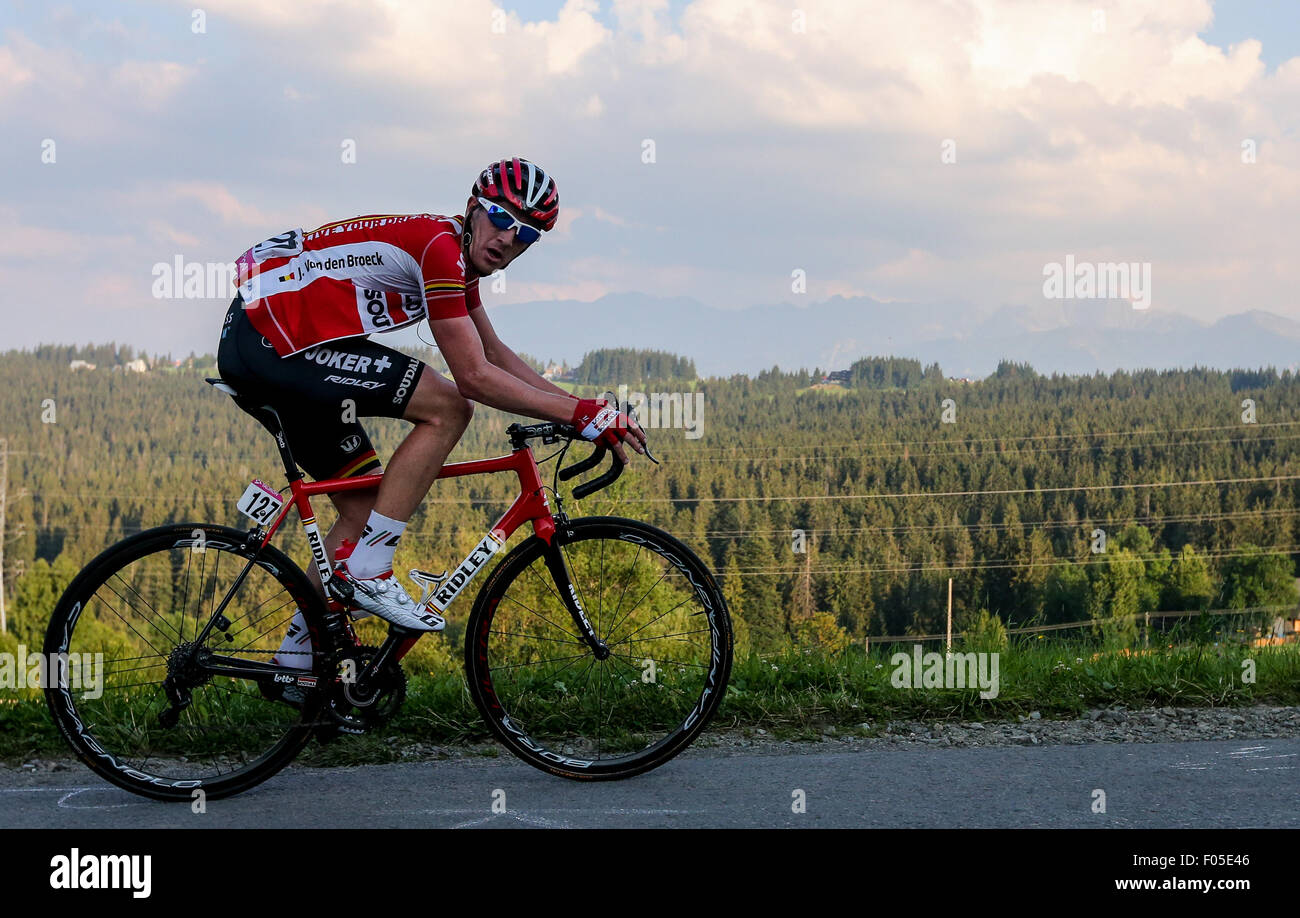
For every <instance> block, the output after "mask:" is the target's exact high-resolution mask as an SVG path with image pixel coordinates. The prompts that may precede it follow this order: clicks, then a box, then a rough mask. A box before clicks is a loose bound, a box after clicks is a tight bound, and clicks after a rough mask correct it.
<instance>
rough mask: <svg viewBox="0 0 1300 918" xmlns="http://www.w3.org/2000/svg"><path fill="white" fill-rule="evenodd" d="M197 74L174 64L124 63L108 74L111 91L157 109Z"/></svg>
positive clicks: (163, 62) (192, 69)
mask: <svg viewBox="0 0 1300 918" xmlns="http://www.w3.org/2000/svg"><path fill="white" fill-rule="evenodd" d="M196 73H197V71H196V69H195V68H194V67H187V66H185V65H184V64H178V63H176V62H175V61H123V62H122V63H120V64H118V65H117V66H116V67H114V68H113V70H112V71H111V72H110V74H109V83H110V86H111V91H112V92H114V93H116V94H119V95H121V96H123V97H127V98H135V99H137V100H139V102H140V103H141V104H142V105H144V106H147V107H150V108H157V107H159V106H161V105H162V104H163V103H165V102H166V101H167V100H168V99H170V98H171V97H172V96H173V95H175V94H176V92H178V91H179V90H180V89H181V87H183V86H184V85H185V84H186V83H188V82H189V81H190V80H192V79H193V78H194V76H195V74H196Z"/></svg>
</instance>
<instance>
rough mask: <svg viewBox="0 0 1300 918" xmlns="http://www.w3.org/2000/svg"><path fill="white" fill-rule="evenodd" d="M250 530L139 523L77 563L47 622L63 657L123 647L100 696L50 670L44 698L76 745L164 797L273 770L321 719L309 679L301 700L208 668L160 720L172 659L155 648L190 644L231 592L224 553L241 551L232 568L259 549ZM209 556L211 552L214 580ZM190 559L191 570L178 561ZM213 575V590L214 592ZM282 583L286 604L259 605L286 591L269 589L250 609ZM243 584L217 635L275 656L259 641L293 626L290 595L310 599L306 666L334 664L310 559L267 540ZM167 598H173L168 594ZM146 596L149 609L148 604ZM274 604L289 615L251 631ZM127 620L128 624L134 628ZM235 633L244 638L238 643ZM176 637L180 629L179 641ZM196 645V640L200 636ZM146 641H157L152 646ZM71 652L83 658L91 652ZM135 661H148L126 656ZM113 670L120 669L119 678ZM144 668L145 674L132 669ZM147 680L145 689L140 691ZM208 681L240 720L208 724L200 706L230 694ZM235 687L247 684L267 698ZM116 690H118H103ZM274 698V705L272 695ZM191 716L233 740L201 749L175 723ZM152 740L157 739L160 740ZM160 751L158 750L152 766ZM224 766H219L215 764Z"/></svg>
mask: <svg viewBox="0 0 1300 918" xmlns="http://www.w3.org/2000/svg"><path fill="white" fill-rule="evenodd" d="M246 536H247V533H246V532H243V531H240V530H237V529H232V528H229V527H226V526H217V525H210V524H201V523H177V524H173V525H168V526H161V527H158V528H155V529H150V530H147V531H145V532H141V533H139V534H137V535H134V536H131V537H130V538H127V539H124V540H122V541H120V542H118V543H116V544H114V545H112V546H110V547H109V548H107V549H105V550H104V551H103V552H101V553H100V554H99V555H98V556H97V557H96V558H95V559H94V560H92V561H91V562H90V563H89V564H88V565H86V567H85V568H84V569H83V570H82V571H81V573H80V574H78V575H77V577H76V578H75V579H74V580H73V581H72V583H71V584H70V585H69V586H68V589H67V590H66V591H65V592H64V594H63V596H62V598H60V600H59V602H58V604H57V605H56V606H55V609H54V612H53V614H52V616H51V618H50V624H49V628H48V630H47V631H46V637H45V644H44V651H45V655H46V656H45V659H46V660H53V659H56V656H55V655H57V654H60V653H67V654H73V653H77V654H85V653H91V654H93V653H95V652H100V653H103V652H104V650H110V651H112V652H114V653H115V654H118V655H117V656H116V657H114V658H110V660H109V662H112V663H114V664H115V665H114V666H113V668H112V670H111V672H107V673H106V674H101V676H100V688H99V697H98V698H97V699H96V698H91V697H90V695H91V694H93V693H92V692H87V691H85V690H84V685H83V686H82V688H83V691H82V692H81V696H82V697H81V699H80V700H79V699H77V698H76V697H74V689H75V688H76V687H77V686H76V685H75V682H76V680H75V679H71V678H68V679H64V680H62V681H63V683H64V684H62V685H60V684H58V682H59V681H60V680H55V679H51V680H50V684H48V685H46V686H45V697H46V701H47V703H48V706H49V709H50V713H51V716H52V717H53V718H54V722H55V724H56V725H57V726H58V728H59V732H60V733H61V734H62V735H63V737H64V738H65V739H66V740H67V742H68V743H69V745H70V746H71V747H72V749H73V751H74V752H75V753H76V754H77V757H78V758H79V759H80V760H81V761H82V762H83V763H85V764H86V765H87V766H88V767H89V768H90V769H91V770H92V771H94V772H95V773H96V774H98V775H99V776H100V777H102V778H104V779H106V780H108V781H110V782H111V783H113V784H115V785H117V786H118V787H121V788H123V789H125V790H128V791H131V792H133V793H136V794H141V795H143V796H145V797H150V798H153V799H156V800H170V801H178V800H191V799H193V798H195V796H196V795H195V791H196V790H200V789H201V790H202V791H203V794H204V795H206V798H207V799H219V798H221V797H227V796H230V795H232V794H237V793H240V792H242V791H245V790H247V789H248V788H250V787H253V786H254V785H256V784H259V783H261V782H262V781H265V780H266V779H267V778H269V777H271V776H272V775H274V774H275V773H276V772H278V771H279V770H280V769H281V768H283V767H284V766H285V765H287V764H288V763H289V762H291V761H292V760H293V758H294V757H295V756H296V755H297V754H298V753H299V752H300V751H301V750H302V748H303V746H304V745H305V744H306V743H307V742H308V740H309V739H310V738H311V736H312V729H313V728H312V726H310V724H311V722H314V721H316V719H317V715H318V714H319V713H320V710H321V707H322V704H323V700H322V699H323V695H322V693H321V692H319V691H308V692H307V693H306V699H305V701H304V703H303V704H302V706H301V708H300V709H298V708H291V707H289V706H288V705H285V704H282V703H280V702H277V701H276V700H274V699H271V698H266V697H261V696H260V693H259V695H253V694H252V693H250V692H247V691H238V690H236V689H232V688H230V687H229V686H227V684H226V682H225V681H222V680H228V681H229V682H231V683H235V682H239V683H240V684H247V681H248V680H235V679H234V678H233V677H223V676H216V677H211V676H210V677H209V678H208V681H207V682H206V683H204V684H201V685H199V686H197V687H196V688H195V689H194V697H195V699H196V700H195V702H194V703H192V704H191V705H190V707H188V708H186V709H185V710H184V711H183V712H182V713H181V714H180V715H179V722H178V723H177V724H176V725H175V726H174V727H172V728H170V732H168V731H169V728H167V727H163V726H162V725H161V724H160V723H159V722H158V714H159V712H160V711H161V710H162V708H163V706H167V707H170V704H169V703H168V702H167V699H166V696H165V693H164V692H163V691H162V685H163V682H162V680H163V678H165V675H166V672H165V670H166V668H167V665H168V664H167V663H166V662H165V661H164V662H161V663H160V662H156V661H154V658H155V657H158V658H161V657H163V656H164V655H165V654H166V653H167V650H166V648H168V647H172V648H173V649H174V648H175V646H179V645H180V644H183V643H184V642H185V638H186V636H187V633H188V630H189V625H190V624H191V623H193V625H194V631H195V636H197V634H198V633H199V630H200V628H201V625H202V615H203V609H202V606H203V604H204V603H205V602H215V601H216V597H218V596H219V595H224V594H219V593H218V592H217V590H218V588H219V586H220V576H221V573H222V571H221V559H222V556H223V555H233V556H235V558H237V559H238V561H237V564H235V565H231V568H232V570H231V573H232V575H233V574H235V573H237V571H238V569H242V568H243V566H244V565H245V564H246V562H247V559H248V558H249V557H251V556H252V554H253V551H254V550H253V549H252V548H250V547H248V546H247V545H246V544H245V541H246ZM200 540H202V544H201V545H200V544H199V541H200ZM213 552H215V555H213V554H212V553H213ZM196 556H202V561H201V562H199V564H200V568H199V573H198V574H197V582H192V580H194V579H195V571H194V563H193V559H194V558H195V557H196ZM209 557H211V558H212V561H211V568H212V571H211V576H210V580H209V576H208V566H209V563H208V559H209ZM182 567H183V568H184V574H183V576H182V574H181V573H180V569H181V568H182ZM259 571H260V572H261V574H263V575H269V579H268V578H267V577H265V576H261V575H259V574H258V572H259ZM124 575H125V576H124ZM169 575H170V576H169ZM115 578H116V582H115ZM254 578H256V579H254ZM182 582H183V599H182V600H181V604H180V605H181V608H180V616H179V617H177V616H176V608H175V606H176V597H177V596H178V595H179V594H180V593H181V590H182ZM209 582H210V584H211V590H210V594H211V595H210V596H208V595H205V594H206V593H207V592H208V584H209ZM275 585H278V586H279V587H280V588H281V590H282V592H283V593H285V594H287V596H288V600H287V601H286V602H285V603H284V605H282V606H281V607H279V608H278V609H277V608H276V607H274V606H272V607H271V611H268V612H266V613H265V614H261V613H262V609H261V606H266V605H267V604H268V603H270V602H273V601H278V598H279V594H273V595H272V598H271V599H267V600H263V602H262V604H261V606H258V607H253V608H252V609H251V610H247V609H246V606H245V605H243V603H252V602H253V601H255V600H256V599H257V598H258V597H260V596H262V595H264V594H267V593H269V592H270V590H271V589H272V588H273V587H274V586H275ZM192 587H193V593H194V598H195V600H196V605H197V606H198V608H199V611H198V613H196V615H195V616H194V618H193V619H190V618H189V617H188V611H189V610H188V608H186V607H187V606H188V605H189V599H190V595H191V588H192ZM239 590H240V592H239V593H237V594H236V595H235V597H234V598H233V599H232V602H231V605H230V606H228V607H227V609H226V612H227V617H228V618H230V619H232V624H231V629H232V630H231V631H227V632H225V633H222V632H219V631H213V632H212V635H210V637H211V638H215V639H226V640H224V642H223V643H221V644H214V645H212V646H213V647H214V648H215V649H220V650H221V652H222V653H224V654H227V655H229V654H230V653H231V652H232V650H233V652H235V653H242V654H243V655H244V656H245V657H246V658H248V659H259V658H260V657H262V656H265V657H266V660H265V662H269V660H270V656H269V654H270V653H273V652H274V651H267V650H265V649H252V648H253V646H254V644H261V645H270V642H271V641H275V642H276V644H275V645H274V646H278V634H280V633H283V627H284V626H287V622H288V620H290V619H291V618H292V615H293V612H292V611H287V612H286V607H287V606H290V605H291V606H292V607H293V610H295V611H296V610H301V611H302V613H303V618H304V619H305V621H306V622H307V627H308V631H309V633H310V635H311V639H312V648H313V653H312V655H311V661H312V666H311V668H310V669H309V670H306V672H308V673H311V674H315V675H317V676H318V677H319V676H320V675H321V674H322V669H323V667H324V663H323V660H322V657H323V654H322V653H321V652H320V649H321V648H322V647H323V646H324V644H323V640H322V636H323V634H324V625H323V616H324V605H323V602H322V601H321V599H320V598H319V595H318V594H317V593H316V592H315V590H314V588H313V586H312V584H311V582H310V581H309V580H308V579H307V576H306V575H305V574H304V573H303V572H302V570H301V569H300V568H299V567H298V566H297V565H296V564H294V562H293V561H292V560H290V559H289V558H288V557H287V556H286V555H285V554H284V553H283V552H281V551H279V550H278V549H276V548H274V547H272V546H269V545H268V546H266V547H264V548H262V549H261V551H260V552H258V554H257V561H256V562H255V563H254V565H253V566H252V567H251V568H250V569H249V573H248V576H247V578H246V579H245V580H244V581H243V582H242V583H241V584H240V587H239ZM123 594H125V596H124V595H123ZM136 598H138V600H139V601H140V602H141V603H142V607H141V609H140V610H139V611H140V613H141V614H140V615H138V616H133V617H132V618H131V619H128V618H127V617H125V616H123V615H122V614H121V612H120V611H119V609H118V605H117V604H118V603H125V604H128V605H129V604H130V603H132V602H134V601H135V600H136ZM151 599H152V600H154V601H156V603H157V604H156V605H155V604H154V603H153V602H151V601H150V600H151ZM164 599H166V600H168V601H167V602H166V603H164V602H163V600H164ZM146 608H147V610H148V612H147V613H146V612H145V611H144V609H146ZM105 610H107V611H110V612H112V613H113V615H115V616H116V618H117V619H118V620H119V621H118V622H114V621H113V620H112V618H111V617H110V616H107V615H105V614H103V613H104V612H105ZM128 614H131V613H130V612H128ZM254 614H261V617H260V618H258V619H252V620H251V621H250V618H251V616H252V615H254ZM240 616H243V617H242V618H241V617H240ZM272 616H274V617H276V618H277V619H280V620H282V621H272V623H271V625H270V627H269V628H268V629H267V630H266V631H264V632H263V634H262V635H255V636H254V637H252V638H249V637H248V636H247V631H248V630H249V629H255V628H260V627H262V626H263V624H264V623H265V622H266V620H267V619H268V618H271V617H272ZM242 622H249V623H248V624H246V625H244V626H243V630H238V626H240V625H241V623H242ZM121 624H125V625H126V626H127V627H126V629H125V630H123V629H122V628H121V627H120V625H121ZM164 626H165V627H164ZM79 627H80V630H78V629H79ZM277 627H280V629H281V630H280V631H279V632H275V633H273V631H274V629H275V628H277ZM228 635H229V637H228ZM266 635H270V637H266ZM237 636H238V637H239V640H242V641H243V642H244V645H245V646H243V647H232V646H231V645H233V644H234V643H235V640H234V639H235V637H237ZM176 637H179V639H180V640H179V641H177V642H175V643H174V644H173V643H170V642H171V641H172V640H173V639H174V638H176ZM151 638H152V639H151ZM191 646H195V645H194V644H193V642H191ZM146 650H150V651H153V652H152V653H147V652H143V651H146ZM137 651H140V652H142V653H141V655H140V656H138V657H129V656H125V657H124V656H121V655H120V654H122V653H123V652H125V653H132V652H137ZM105 656H106V657H107V656H108V654H105ZM70 659H72V660H76V661H83V660H85V659H86V658H85V657H82V656H78V657H72V658H70ZM140 661H154V662H143V663H140ZM128 663H130V664H140V665H134V666H126V665H123V664H128ZM107 669H108V667H104V670H107ZM128 674H131V675H128ZM137 674H138V675H137ZM151 675H152V676H156V677H157V681H156V682H150V681H148V678H147V677H149V676H151ZM113 677H120V678H117V679H116V680H115V679H114V678H113ZM136 679H146V681H144V682H137V681H134V680H136ZM124 680H127V681H124ZM321 681H322V682H323V681H324V680H323V679H322V680H321ZM149 686H152V689H150V688H149ZM137 688H140V689H143V690H142V691H135V692H133V691H130V690H131V689H137ZM209 688H211V689H221V690H222V691H223V692H225V693H227V694H228V695H229V696H230V698H229V700H227V701H226V707H227V708H228V709H229V711H230V712H231V715H230V716H231V723H229V724H224V725H222V724H217V725H215V726H210V725H207V724H204V723H200V722H199V720H198V718H199V717H200V715H201V712H203V711H208V710H210V711H213V712H215V713H218V714H219V713H220V711H221V710H222V703H221V699H222V698H223V697H224V696H222V695H219V694H218V693H217V692H216V691H211V692H207V691H205V690H207V689H209ZM111 692H112V693H114V694H110V693H111ZM117 693H120V694H117ZM200 695H202V697H200ZM236 696H241V697H242V696H247V697H248V698H252V699H254V700H255V701H256V702H259V703H260V704H256V705H255V704H252V703H250V702H249V701H244V700H241V697H236ZM106 697H107V698H109V699H110V700H109V701H103V700H102V699H104V698H106ZM94 702H98V703H94ZM272 705H274V707H270V706H272ZM245 709H248V710H247V711H246V710H245ZM236 718H245V719H246V720H248V722H247V723H243V722H241V723H236V722H235V719H236ZM182 728H183V731H188V733H189V734H192V736H193V738H194V739H196V740H197V745H198V746H204V745H208V744H212V743H221V742H227V743H229V744H230V745H231V751H228V752H224V753H223V752H221V751H220V749H219V748H218V747H217V746H215V745H214V746H213V748H212V749H209V750H207V751H206V752H205V751H204V750H202V749H193V750H191V751H189V752H186V751H185V750H184V745H183V742H182V741H181V739H180V737H181V736H182V734H178V733H176V732H175V731H176V730H177V729H182ZM205 731H210V732H205ZM262 731H264V732H265V733H266V736H267V739H268V741H270V740H271V739H272V738H273V739H274V741H273V742H271V744H270V745H269V747H268V748H266V749H265V750H264V751H262V752H261V753H260V754H259V755H256V756H255V757H253V758H251V760H248V756H247V754H246V753H244V752H243V751H242V750H243V748H244V747H246V746H247V744H248V741H249V737H250V736H252V737H260V735H261V732H262ZM227 737H228V738H227ZM132 741H135V742H136V743H138V744H139V748H136V749H134V750H132V749H128V748H122V747H125V746H129V745H130V744H131V742H132ZM255 742H256V740H255ZM154 743H156V744H157V745H156V746H154V745H152V744H154ZM222 755H225V756H227V757H230V758H232V759H237V760H241V761H240V762H239V764H238V767H234V768H232V769H231V770H230V771H229V772H224V773H223V772H222V771H221V767H222V762H221V756H222ZM204 758H206V759H207V764H206V765H205V764H202V762H201V761H200V760H201V759H204ZM151 760H155V761H154V764H152V766H151V764H150V762H151ZM214 770H215V773H206V772H213V771H214Z"/></svg>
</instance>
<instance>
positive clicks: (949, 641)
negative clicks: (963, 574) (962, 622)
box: [947, 577, 952, 657]
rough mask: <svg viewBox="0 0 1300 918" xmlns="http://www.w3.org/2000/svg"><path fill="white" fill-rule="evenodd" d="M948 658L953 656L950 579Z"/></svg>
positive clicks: (949, 580)
mask: <svg viewBox="0 0 1300 918" xmlns="http://www.w3.org/2000/svg"><path fill="white" fill-rule="evenodd" d="M947 656H949V657H950V656H952V578H951V577H949V578H948V650H947Z"/></svg>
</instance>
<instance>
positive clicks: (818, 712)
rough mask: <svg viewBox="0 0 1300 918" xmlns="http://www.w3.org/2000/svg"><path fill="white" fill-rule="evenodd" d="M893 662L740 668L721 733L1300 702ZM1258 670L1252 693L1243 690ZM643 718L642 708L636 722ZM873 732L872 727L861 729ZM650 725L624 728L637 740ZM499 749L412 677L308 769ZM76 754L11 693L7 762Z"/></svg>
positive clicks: (824, 659)
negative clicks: (966, 674) (940, 680)
mask: <svg viewBox="0 0 1300 918" xmlns="http://www.w3.org/2000/svg"><path fill="white" fill-rule="evenodd" d="M929 649H930V650H934V649H935V647H934V645H931V647H930V648H929ZM898 653H903V654H904V655H906V656H908V657H910V656H911V648H910V646H904V645H899V646H896V647H892V648H885V649H879V650H874V649H873V651H872V652H871V653H869V654H868V653H865V652H863V650H862V649H861V648H860V647H853V648H850V649H849V650H848V651H846V652H845V653H843V654H840V655H838V656H828V655H826V654H823V653H820V652H816V651H789V652H786V653H782V654H779V655H775V656H751V657H749V658H748V659H745V660H743V661H738V662H737V663H736V665H735V666H734V668H733V671H732V676H731V682H730V684H729V686H728V688H727V695H726V698H725V701H724V703H723V705H722V707H721V709H720V711H719V713H718V716H717V719H716V720H715V721H714V724H713V727H712V729H719V728H722V729H741V730H756V729H763V730H766V731H767V733H768V734H769V735H770V736H772V737H774V738H778V739H783V738H784V739H816V738H819V737H821V736H822V735H824V732H825V731H826V730H827V728H832V727H833V728H834V731H835V733H836V734H838V735H846V734H847V735H867V734H874V733H877V732H879V730H880V729H881V728H882V727H883V726H884V724H885V723H886V722H888V721H890V720H918V721H944V720H949V721H951V720H1007V719H1014V718H1015V717H1016V716H1018V715H1027V714H1029V713H1030V712H1031V711H1039V712H1041V715H1042V716H1043V717H1044V718H1069V717H1076V716H1079V715H1080V714H1083V713H1084V712H1086V711H1088V710H1089V709H1092V708H1099V707H1108V706H1113V705H1125V706H1127V707H1129V708H1140V707H1163V706H1173V707H1206V706H1214V707H1239V706H1245V705H1252V704H1275V705H1300V646H1297V645H1288V646H1281V647H1264V648H1248V647H1245V646H1242V645H1237V644H1220V645H1209V644H1195V645H1180V646H1173V647H1163V648H1159V649H1152V650H1150V651H1118V652H1116V651H1104V650H1099V649H1098V648H1097V647H1096V645H1094V644H1087V643H1078V644H1073V643H1071V644H1066V643H1050V642H1047V641H1037V640H1026V641H1022V642H1019V643H1015V644H1012V645H1011V646H1010V647H1006V648H1004V649H1003V650H1001V651H1000V652H999V657H998V692H997V695H996V697H991V698H981V697H980V690H979V688H978V687H975V688H969V687H968V688H925V687H921V688H913V687H911V686H910V684H909V685H908V687H898V686H896V685H895V684H894V682H895V679H896V677H895V673H896V672H897V671H898V670H899V669H900V667H899V666H898V665H897V663H896V662H895V654H898ZM1252 669H1253V679H1254V681H1253V682H1252V681H1248V679H1249V678H1250V677H1251V676H1252V673H1251V670H1252ZM636 707H637V705H629V706H628V709H629V710H635V709H636ZM565 714H566V716H569V717H571V718H572V720H573V723H572V725H571V730H572V732H574V733H577V734H581V733H582V731H584V730H588V729H590V728H592V727H593V726H594V721H591V722H588V721H589V720H590V718H592V717H594V716H595V714H594V712H593V711H592V710H590V709H589V706H584V705H577V704H574V705H572V706H567V705H566V706H565ZM645 717H647V714H646V712H645V711H640V712H638V713H637V714H636V715H635V718H637V719H639V718H645ZM864 723H866V724H868V725H869V726H868V727H867V728H865V729H864V728H862V727H861V726H860V725H861V724H864ZM644 725H645V724H644V723H641V722H632V723H625V724H621V725H617V726H623V727H626V728H628V729H631V730H636V729H637V728H639V727H642V726H644ZM606 730H607V731H608V730H609V727H608V726H607V727H606ZM490 740H491V737H490V734H489V733H488V730H487V727H486V726H485V725H484V723H483V722H482V720H481V719H480V718H479V716H478V712H477V711H476V710H475V708H474V706H473V703H472V702H471V700H470V698H469V693H468V691H467V689H466V687H465V683H464V679H463V678H462V677H461V676H460V675H459V674H451V675H431V674H429V673H428V672H427V671H422V672H415V673H412V674H411V675H410V678H409V686H408V694H407V699H406V703H405V705H404V706H403V708H402V710H401V712H400V713H399V714H398V716H397V717H396V718H395V719H394V720H393V721H392V722H391V723H390V724H389V725H388V726H387V727H386V728H384V729H383V730H381V731H380V732H378V733H376V734H372V735H368V736H364V737H342V738H340V739H338V740H336V741H335V742H333V743H330V744H327V745H320V744H317V743H313V744H312V745H310V746H309V747H308V748H307V750H306V751H305V752H304V754H303V755H302V757H301V759H300V761H302V762H303V763H304V764H310V765H356V764H367V763H376V762H385V761H393V760H396V759H398V758H400V750H401V749H402V747H403V746H406V745H408V744H411V743H417V742H419V743H425V744H429V745H433V746H451V745H465V744H475V743H487V742H490ZM250 751H251V750H250ZM69 753H70V751H69V749H68V747H67V746H66V745H65V744H64V742H63V740H62V738H61V737H60V736H59V735H58V732H57V730H56V729H55V727H54V725H53V723H52V722H51V720H50V716H49V713H48V711H47V709H46V706H45V703H44V699H43V698H42V697H41V695H40V693H39V692H38V691H34V690H22V691H17V692H15V691H12V690H7V691H6V692H5V693H4V695H3V696H0V758H3V759H4V760H6V761H16V760H23V759H28V758H32V757H53V756H62V755H68V754H69Z"/></svg>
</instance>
